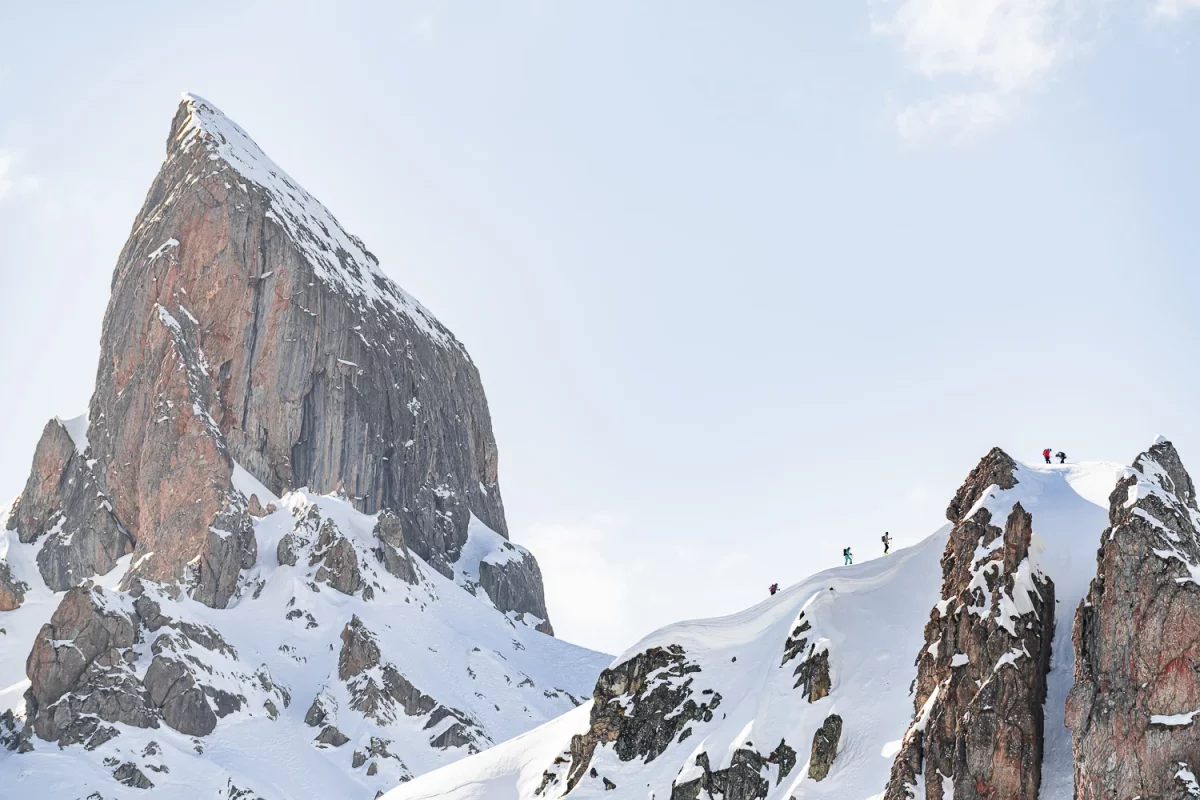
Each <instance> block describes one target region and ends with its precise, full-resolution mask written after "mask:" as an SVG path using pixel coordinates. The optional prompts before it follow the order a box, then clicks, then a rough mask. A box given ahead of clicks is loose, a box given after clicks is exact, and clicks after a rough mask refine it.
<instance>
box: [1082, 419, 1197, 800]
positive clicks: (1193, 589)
mask: <svg viewBox="0 0 1200 800" xmlns="http://www.w3.org/2000/svg"><path fill="white" fill-rule="evenodd" d="M1109 522H1110V527H1109V528H1108V530H1106V531H1105V532H1104V534H1103V536H1102V538H1101V543H1100V549H1099V552H1098V553H1097V571H1096V577H1095V579H1094V580H1093V581H1092V583H1091V587H1090V589H1089V591H1088V594H1087V596H1086V597H1085V598H1084V600H1083V602H1082V603H1081V604H1080V606H1079V608H1078V609H1077V610H1076V612H1075V628H1074V631H1073V643H1074V647H1075V684H1074V687H1073V688H1072V689H1071V693H1070V695H1069V697H1068V701H1067V725H1068V726H1069V727H1070V728H1071V734H1072V737H1073V747H1074V753H1075V796H1076V797H1077V798H1079V800H1100V799H1101V798H1104V799H1106V800H1107V798H1113V799H1114V800H1116V798H1128V797H1137V796H1141V797H1155V798H1185V797H1195V796H1198V795H1200V788H1198V787H1197V785H1196V778H1195V772H1196V770H1197V768H1200V508H1198V506H1197V500H1196V488H1195V486H1194V485H1193V483H1192V479H1191V477H1190V476H1189V475H1188V473H1187V471H1186V470H1185V469H1184V468H1183V464H1182V462H1181V461H1180V458H1179V454H1178V453H1177V452H1176V451H1175V448H1174V447H1173V446H1172V445H1171V443H1170V442H1168V441H1165V440H1160V441H1159V442H1157V443H1156V444H1155V445H1154V446H1152V447H1151V448H1150V449H1149V450H1148V451H1147V452H1145V453H1142V454H1141V455H1140V456H1138V458H1137V460H1136V461H1134V463H1133V468H1132V469H1130V470H1128V472H1127V473H1126V475H1125V477H1124V478H1123V479H1122V480H1121V481H1120V482H1119V483H1118V484H1117V487H1116V489H1115V490H1114V491H1113V493H1112V496H1111V498H1110V511H1109Z"/></svg>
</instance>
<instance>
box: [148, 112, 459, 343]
mask: <svg viewBox="0 0 1200 800" xmlns="http://www.w3.org/2000/svg"><path fill="white" fill-rule="evenodd" d="M183 100H184V103H185V104H186V107H187V110H188V117H187V120H186V122H185V123H184V124H183V125H181V126H180V128H179V131H178V132H177V133H176V141H175V143H174V145H175V148H176V150H173V151H172V155H171V156H169V158H170V157H174V153H175V152H176V151H177V152H179V153H188V152H190V151H191V149H192V147H193V146H194V145H196V144H197V143H199V144H200V145H201V146H203V147H204V148H205V149H206V150H207V151H208V152H209V153H210V155H209V159H210V160H214V161H215V160H217V159H221V160H223V161H224V162H225V163H227V164H228V165H229V166H230V167H232V168H233V169H234V170H235V171H236V172H237V173H238V174H239V175H241V176H242V177H243V178H245V179H246V180H248V181H251V182H253V183H254V184H256V185H258V186H260V187H262V189H263V190H264V191H265V192H266V193H267V196H268V197H269V198H270V200H271V208H270V210H269V211H268V212H267V215H268V217H270V218H271V219H272V220H274V221H275V222H276V223H278V224H279V225H280V226H281V227H282V228H283V229H284V230H285V231H287V233H288V235H289V236H290V238H291V240H292V242H293V243H294V244H295V245H296V247H297V248H299V249H300V251H301V252H303V253H304V255H305V257H306V258H307V260H308V262H309V264H310V265H311V266H312V268H313V271H314V272H315V273H316V274H317V277H319V278H320V279H321V280H322V281H324V282H325V283H326V284H328V285H329V286H331V287H333V288H334V289H336V290H338V291H342V292H345V293H346V294H348V295H349V296H350V297H351V298H354V299H358V300H360V301H362V303H363V305H364V306H368V307H374V306H378V305H382V306H383V307H385V308H390V309H393V310H395V311H396V312H399V313H400V314H403V315H404V316H406V317H407V318H409V319H411V320H412V321H413V323H414V324H416V325H417V326H418V327H419V328H420V329H421V330H422V331H424V332H425V333H426V334H427V335H428V336H429V338H430V339H432V340H433V341H434V342H436V343H438V344H439V345H441V346H442V347H446V348H453V349H456V350H459V351H462V352H463V354H464V356H465V355H466V350H465V349H464V348H463V346H462V345H461V344H460V343H459V342H458V340H457V339H455V338H454V335H453V334H451V333H450V331H449V330H448V329H447V328H446V327H445V326H444V325H442V323H440V322H439V321H438V320H437V318H436V317H434V315H433V314H432V313H431V312H430V311H429V310H428V309H426V308H425V307H424V306H422V305H421V304H420V303H418V302H417V300H416V299H415V298H413V297H412V296H411V295H409V294H408V293H407V292H405V291H404V290H403V289H401V288H400V287H399V286H397V285H396V283H395V282H394V281H393V280H392V279H391V278H389V277H388V276H387V275H386V274H384V272H383V270H382V269H380V267H379V261H378V259H376V258H375V256H374V255H373V254H371V253H370V252H369V251H368V250H367V249H366V247H364V246H363V243H362V241H361V240H359V238H358V237H356V236H353V235H351V234H349V233H347V232H346V231H345V229H343V228H342V226H341V225H340V224H339V223H338V221H337V220H336V219H335V218H334V216H333V214H331V213H330V211H329V209H327V208H325V206H324V205H322V204H321V203H320V201H318V200H317V199H316V198H315V197H313V196H312V195H311V194H309V193H308V192H307V191H305V190H304V188H303V187H301V186H300V184H298V183H297V182H296V181H294V180H292V178H290V177H289V176H288V174H287V173H286V172H284V171H283V170H282V169H281V168H280V167H279V166H278V165H277V164H276V163H275V162H274V161H272V160H271V159H270V158H269V157H268V156H267V154H266V153H264V152H263V151H262V149H261V148H260V147H259V146H258V145H257V144H256V143H255V142H254V140H253V139H251V138H250V135H249V134H247V133H246V132H245V131H244V130H242V128H241V127H240V126H239V125H238V124H237V123H236V122H234V121H233V120H231V119H230V118H229V117H227V116H225V114H223V113H222V112H221V110H220V109H218V108H217V107H216V106H214V105H213V104H212V103H210V102H208V101H207V100H205V99H204V98H202V97H198V96H197V95H194V94H190V93H187V92H185V93H184V94H183ZM243 188H244V187H243ZM364 310H366V309H364Z"/></svg>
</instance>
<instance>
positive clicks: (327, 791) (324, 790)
mask: <svg viewBox="0 0 1200 800" xmlns="http://www.w3.org/2000/svg"><path fill="white" fill-rule="evenodd" d="M234 483H235V486H236V487H237V488H238V489H239V490H240V491H242V492H243V493H245V494H247V495H249V494H251V493H253V494H257V495H258V497H259V498H260V499H261V501H262V502H263V504H267V503H268V502H270V503H274V504H275V505H276V506H277V510H276V511H275V512H274V513H271V514H269V515H267V516H265V517H264V518H262V519H260V520H258V521H257V524H256V527H255V533H256V537H257V544H258V554H259V556H258V563H257V564H256V565H255V567H254V568H252V569H251V570H249V571H248V572H247V573H246V575H245V577H244V583H243V585H242V589H241V591H240V594H239V595H238V596H237V597H235V599H234V600H233V601H232V602H231V603H230V606H229V607H228V608H225V609H213V608H209V607H207V606H204V605H201V604H199V603H196V602H194V601H192V600H190V599H189V598H188V597H187V596H186V595H180V597H179V598H178V599H176V600H167V599H162V610H163V612H164V613H165V614H167V615H169V616H171V617H173V618H175V619H180V620H186V621H188V622H190V623H192V624H195V625H207V626H211V627H212V628H214V629H216V630H217V631H218V632H219V633H220V635H221V636H222V637H223V638H224V639H225V641H227V642H228V643H229V645H231V646H232V647H233V648H234V650H236V657H235V658H230V657H227V656H225V655H222V654H220V653H215V652H210V651H206V650H204V649H203V648H200V647H193V648H192V649H191V650H190V651H189V656H191V657H195V658H199V659H201V660H203V661H204V666H203V667H202V668H201V669H202V670H203V671H202V672H201V673H200V674H201V676H202V677H203V679H204V680H205V681H206V682H208V683H209V684H211V685H214V686H216V687H217V688H224V689H226V690H228V691H229V692H231V693H233V694H237V695H242V696H243V697H244V698H245V699H246V702H245V703H244V704H243V707H242V709H241V710H239V711H236V712H234V713H232V714H230V715H228V716H226V717H224V718H222V719H221V720H220V721H219V723H218V724H217V727H216V730H215V731H214V732H213V733H211V734H209V735H208V736H204V737H199V738H195V737H191V736H186V735H183V734H180V733H178V732H176V731H174V730H171V729H170V728H168V727H166V726H165V725H160V726H159V727H158V728H154V729H139V728H135V727H131V726H128V725H122V724H117V725H115V726H114V727H116V728H117V729H118V730H119V733H120V735H119V736H118V737H117V738H115V739H113V740H111V741H109V742H106V743H104V744H103V745H101V746H100V747H99V748H97V749H96V750H95V751H94V752H89V751H86V750H85V748H84V747H82V746H79V745H74V746H71V747H67V748H64V749H60V748H59V747H58V746H56V745H54V744H52V743H49V742H45V741H42V740H40V739H36V738H35V739H34V741H33V744H34V747H35V749H34V751H33V752H30V753H25V754H16V753H11V752H9V751H7V750H5V749H3V748H0V798H17V797H39V798H50V799H52V800H59V798H63V799H64V800H65V799H67V798H72V799H73V798H80V799H81V800H82V798H87V797H92V796H93V795H92V792H98V794H97V795H95V797H103V798H104V800H124V799H127V798H139V799H142V800H144V799H145V798H171V799H172V800H175V799H176V798H178V799H179V800H185V799H190V798H214V799H215V798H220V800H243V798H244V800H250V798H265V800H306V799H307V798H343V797H344V798H363V799H364V800H370V798H373V797H374V796H375V794H376V792H377V791H381V790H386V789H390V788H392V787H395V786H397V785H399V784H400V783H401V782H402V781H405V780H407V779H409V778H411V777H412V776H413V775H419V774H422V773H424V772H427V771H429V770H431V769H434V768H436V767H438V766H441V765H444V764H448V763H450V762H453V761H455V760H457V759H459V758H462V757H464V756H466V755H468V754H469V753H470V752H472V751H473V748H474V747H475V746H474V745H471V746H454V745H450V746H438V745H436V744H434V743H433V740H434V739H435V738H437V737H438V736H439V735H441V734H443V733H445V731H446V730H447V729H448V728H449V727H451V726H452V725H454V724H455V722H456V721H457V719H456V717H455V716H446V717H445V718H442V719H439V718H438V717H439V715H438V714H433V715H430V714H428V713H425V714H422V715H416V716H408V715H407V714H406V713H399V714H396V715H394V719H392V720H390V721H387V722H386V723H381V722H378V721H376V720H372V719H370V718H368V717H367V716H365V715H363V714H360V713H358V712H356V711H354V710H353V709H352V707H351V702H352V700H351V698H350V696H349V695H348V692H347V685H346V683H344V682H342V681H340V680H339V679H338V654H339V651H340V649H341V646H342V641H341V638H340V636H341V633H342V631H343V629H344V628H345V627H346V624H347V623H348V622H349V621H350V620H351V618H352V617H353V616H357V617H358V618H359V619H360V620H361V621H362V623H363V624H364V625H365V626H366V628H368V629H369V630H370V631H372V632H373V633H374V634H375V636H376V637H377V641H378V644H379V647H380V650H381V651H382V656H383V659H384V661H386V662H387V663H390V664H392V665H395V667H396V668H398V669H399V670H400V671H401V672H402V673H403V675H404V677H405V678H406V679H407V680H409V681H410V682H411V683H412V685H414V686H415V687H416V688H417V689H419V690H420V691H421V692H422V693H424V694H426V695H428V696H431V697H432V698H433V699H434V700H436V701H437V702H438V703H439V704H442V705H444V706H446V707H448V708H452V709H454V710H456V711H457V712H459V713H460V715H461V716H462V717H463V718H466V719H468V720H470V721H471V722H472V723H473V725H474V726H475V727H474V728H473V730H474V731H475V733H476V735H477V737H478V749H483V748H485V747H489V746H490V745H492V744H494V743H496V742H500V741H503V740H505V739H508V738H511V737H513V736H516V735H518V734H521V733H523V732H525V731H528V730H530V729H531V728H533V727H534V726H536V725H539V724H542V723H544V722H546V721H547V720H551V719H554V718H555V717H557V716H559V715H560V714H562V713H564V712H566V711H568V710H570V709H573V708H575V707H577V706H578V705H579V704H580V703H583V702H584V701H585V700H586V698H587V697H589V696H590V694H591V691H592V687H593V686H594V684H595V681H596V676H597V675H598V674H599V672H600V670H601V669H603V668H604V666H605V665H606V664H607V663H608V661H609V660H610V656H607V655H603V654H600V653H596V652H593V651H590V650H586V649H584V648H581V647H576V646H574V645H571V644H568V643H566V642H563V641H560V640H558V639H555V638H553V637H550V636H546V635H544V634H541V633H538V632H537V631H535V630H533V628H532V627H531V624H530V621H528V620H525V621H521V620H518V619H515V618H514V616H513V615H506V614H504V613H502V612H500V611H499V610H497V609H496V608H495V607H494V606H493V605H492V603H491V601H490V600H489V599H488V598H487V595H486V594H485V593H484V592H482V591H478V592H476V591H474V586H473V585H460V584H458V583H456V582H454V581H451V580H449V579H447V578H445V577H443V576H442V575H441V574H439V573H438V572H437V571H436V570H434V569H432V568H431V567H428V566H427V565H426V564H425V563H424V562H422V561H421V560H420V558H418V557H417V556H416V555H415V554H411V553H410V557H411V558H412V559H413V561H414V562H415V564H416V569H417V572H418V573H419V580H418V582H417V583H416V584H415V585H411V584H408V583H406V582H404V581H402V580H400V579H398V578H395V577H393V576H392V575H390V574H388V573H387V572H386V571H384V570H383V569H374V568H371V567H370V565H372V564H375V561H374V558H373V556H371V555H370V554H371V549H372V548H373V547H374V546H376V545H377V543H378V540H376V539H375V537H374V533H373V531H374V527H375V523H376V519H377V518H376V517H375V516H368V515H365V514H362V513H360V512H359V511H357V510H355V509H354V508H353V506H352V505H351V504H350V503H349V502H347V501H345V500H344V499H340V498H338V497H334V496H318V495H314V494H311V493H309V492H307V491H304V490H299V491H295V492H290V493H288V494H286V495H284V496H283V497H282V498H278V497H274V496H273V495H272V494H271V493H270V491H269V490H268V489H266V487H264V486H263V485H262V484H261V483H259V482H258V481H256V480H255V479H254V478H253V477H252V476H251V475H250V474H249V473H248V472H246V471H245V470H244V469H242V468H241V467H240V466H236V467H235V473H234ZM314 506H315V508H316V509H317V511H319V514H320V519H321V520H322V521H324V520H333V522H334V523H335V524H336V525H337V528H338V529H339V530H340V531H341V533H342V534H344V535H345V536H346V537H347V538H348V539H349V540H350V541H351V543H352V544H353V546H354V548H355V550H356V552H357V554H358V556H359V559H360V560H361V563H363V564H364V565H365V567H364V569H367V570H370V574H369V580H370V581H371V584H372V586H375V587H377V588H375V596H374V598H373V599H372V600H371V601H370V602H367V601H366V600H365V599H364V598H363V597H360V596H353V595H345V594H342V593H340V592H337V591H335V590H333V589H332V588H330V587H329V586H326V585H318V583H316V582H314V581H313V580H312V579H311V572H312V570H311V568H309V565H308V562H307V561H306V560H305V559H303V558H302V559H301V560H300V562H299V564H298V565H297V566H288V565H281V564H280V563H279V562H278V560H277V557H276V549H277V545H278V543H279V540H280V538H281V537H282V536H284V535H285V534H287V533H288V532H289V531H292V530H293V528H294V526H295V525H296V523H297V520H302V519H303V518H305V517H306V516H307V515H308V514H309V513H310V512H312V510H313V507H314ZM6 517H7V513H3V512H0V559H7V561H8V563H9V565H10V568H11V570H12V573H13V575H14V577H16V578H17V579H18V580H21V581H24V582H25V583H26V584H28V586H29V587H30V590H29V591H28V592H27V594H26V599H25V602H24V604H23V605H22V606H21V607H20V608H18V609H16V610H15V611H9V612H0V713H3V712H4V711H7V710H10V709H11V710H13V711H14V712H15V713H17V714H18V715H21V714H23V713H24V709H25V704H24V701H23V698H22V695H23V693H24V691H25V689H26V688H27V687H28V686H29V681H28V679H27V678H26V674H25V661H26V658H27V656H28V655H29V651H30V647H31V646H32V643H33V641H34V639H35V637H36V635H37V633H38V631H39V629H40V628H41V626H42V625H43V624H44V623H46V622H48V621H49V619H50V617H51V615H52V614H53V613H54V610H55V609H56V608H57V607H58V604H59V602H60V601H61V599H62V596H63V593H54V592H51V591H50V590H49V589H48V588H47V587H46V586H45V584H44V583H43V582H42V579H41V576H40V574H39V572H38V568H37V563H36V556H37V551H38V550H39V549H40V547H41V545H42V544H44V542H45V541H46V539H47V538H49V537H42V538H41V539H40V540H39V542H37V543H34V544H22V543H20V542H19V541H17V538H16V534H15V532H14V531H7V530H6V524H5V523H6V521H7V520H6ZM472 539H473V541H474V543H475V551H476V552H475V554H474V555H475V558H476V559H477V561H478V560H488V559H492V560H494V559H503V558H505V557H507V553H508V551H507V549H504V548H503V546H502V544H501V543H503V544H507V541H506V540H504V539H503V537H501V536H499V535H498V534H495V533H494V532H492V531H491V530H490V529H487V528H486V526H484V525H483V524H482V523H480V522H478V521H477V520H474V521H473V522H472ZM492 546H495V547H496V548H497V549H496V550H495V552H492V551H491V550H489V548H490V547H492ZM130 558H132V557H131V556H126V557H125V558H123V559H121V561H120V562H119V564H118V567H117V568H115V569H114V570H113V571H112V572H110V573H109V574H107V575H105V576H98V577H97V578H96V583H97V584H98V585H101V586H103V587H104V588H105V590H106V592H109V591H112V590H115V589H116V587H117V585H118V584H119V583H120V581H121V578H122V576H123V575H124V573H125V572H126V571H127V570H128V569H129V567H130V563H129V561H130ZM376 566H378V565H377V564H376ZM112 596H113V600H112V601H111V602H114V603H116V604H117V605H120V606H125V605H128V599H127V596H126V595H124V594H123V593H120V592H114V593H113V595H112ZM537 622H538V620H534V621H532V624H533V625H536V624H537ZM149 645H150V642H149V641H146V642H142V643H140V644H138V645H136V646H135V649H136V650H137V652H138V656H139V658H138V661H137V662H136V664H137V665H138V669H139V670H140V671H141V672H142V673H144V671H145V669H146V668H147V666H148V664H149V662H150V661H151V654H150V652H149V650H150V647H149ZM260 674H262V675H268V676H269V678H270V680H271V681H272V682H273V684H274V686H275V687H278V688H279V689H281V690H282V691H284V692H286V694H287V695H288V697H289V699H290V702H287V703H285V702H281V699H282V697H281V694H280V693H279V692H278V691H275V692H273V693H272V692H267V691H264V689H263V687H261V686H259V685H258V681H259V678H258V676H259V675H260ZM318 695H321V696H322V697H323V698H325V701H326V704H327V706H328V707H330V708H331V709H335V710H336V724H337V727H338V729H339V730H340V731H341V733H342V734H344V735H345V736H347V737H348V738H349V741H348V742H347V743H346V744H344V745H343V746H341V747H326V746H323V745H320V744H318V743H317V742H315V741H314V739H315V737H316V735H317V733H318V731H319V730H320V728H319V727H310V726H309V725H307V724H305V720H304V718H305V714H306V711H307V710H308V708H309V706H310V704H311V703H312V702H313V699H314V697H316V696H318ZM266 700H271V701H272V703H273V704H274V706H275V707H276V710H277V713H278V718H277V719H272V718H271V715H270V714H269V713H268V712H267V711H266V710H265V708H264V704H265V701H266ZM372 738H377V739H384V740H387V741H388V742H389V744H388V751H389V752H390V755H388V756H380V757H376V756H375V755H374V754H372V755H371V757H370V758H369V759H368V761H369V762H372V763H376V765H377V766H376V769H377V770H378V771H377V774H374V775H370V774H367V769H368V766H369V764H365V763H364V764H360V765H358V766H354V765H352V761H351V760H352V756H353V753H354V752H355V751H361V752H367V751H368V750H369V749H370V745H371V740H372ZM106 761H107V762H108V763H106ZM122 762H133V763H134V764H135V765H137V766H138V767H139V768H140V769H141V771H142V773H143V774H145V775H146V776H147V777H148V778H149V779H150V780H151V781H152V782H153V783H154V788H153V789H138V788H129V787H125V786H122V785H120V784H119V783H117V782H116V781H115V780H114V779H113V777H112V772H113V764H115V763H122ZM239 791H241V792H245V794H241V793H239Z"/></svg>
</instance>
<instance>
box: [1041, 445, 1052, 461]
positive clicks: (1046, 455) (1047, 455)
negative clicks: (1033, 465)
mask: <svg viewBox="0 0 1200 800" xmlns="http://www.w3.org/2000/svg"><path fill="white" fill-rule="evenodd" d="M1042 458H1044V459H1046V463H1047V464H1049V463H1050V448H1049V447H1047V448H1046V449H1045V450H1043V451H1042Z"/></svg>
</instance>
